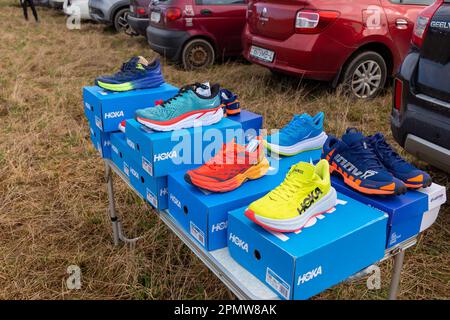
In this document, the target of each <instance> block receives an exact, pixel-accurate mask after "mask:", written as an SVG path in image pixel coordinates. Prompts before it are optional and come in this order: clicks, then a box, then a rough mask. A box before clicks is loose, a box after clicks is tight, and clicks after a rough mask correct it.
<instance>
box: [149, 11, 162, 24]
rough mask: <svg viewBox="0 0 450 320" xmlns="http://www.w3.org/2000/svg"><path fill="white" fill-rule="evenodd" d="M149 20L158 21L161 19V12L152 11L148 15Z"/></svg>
mask: <svg viewBox="0 0 450 320" xmlns="http://www.w3.org/2000/svg"><path fill="white" fill-rule="evenodd" d="M150 21H151V22H156V23H159V21H161V13H160V12H155V11H152V14H151V15H150Z"/></svg>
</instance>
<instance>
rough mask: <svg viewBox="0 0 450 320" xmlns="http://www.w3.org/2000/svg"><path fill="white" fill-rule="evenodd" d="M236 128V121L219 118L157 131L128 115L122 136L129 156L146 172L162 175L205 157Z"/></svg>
mask: <svg viewBox="0 0 450 320" xmlns="http://www.w3.org/2000/svg"><path fill="white" fill-rule="evenodd" d="M238 129H241V124H240V123H238V122H236V121H232V120H229V119H227V118H223V119H222V120H221V121H220V122H218V123H216V124H213V125H210V126H205V127H195V128H189V129H182V130H176V131H165V132H157V131H153V130H151V129H149V128H147V127H145V126H144V125H142V124H140V123H139V122H137V121H136V120H134V119H130V120H127V122H126V138H127V143H128V145H129V146H131V147H132V151H131V157H133V158H134V160H135V161H136V162H138V163H140V164H141V166H142V168H143V169H144V170H145V171H146V172H147V173H148V174H149V175H150V176H154V177H162V176H167V175H168V174H169V173H170V172H173V171H179V170H183V169H188V168H192V167H193V166H195V165H199V164H202V163H204V162H205V161H208V160H209V159H210V158H211V157H212V155H214V150H216V151H217V150H218V149H220V148H221V147H222V143H225V142H229V141H231V140H232V139H233V137H234V135H235V133H236V132H237V130H238Z"/></svg>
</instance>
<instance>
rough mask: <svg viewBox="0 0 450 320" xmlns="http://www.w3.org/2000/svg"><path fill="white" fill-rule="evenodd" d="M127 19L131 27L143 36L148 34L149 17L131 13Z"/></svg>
mask: <svg viewBox="0 0 450 320" xmlns="http://www.w3.org/2000/svg"><path fill="white" fill-rule="evenodd" d="M127 19H128V24H129V25H130V27H131V29H133V30H134V31H135V32H137V33H138V34H140V35H141V36H147V27H148V23H149V21H148V18H138V17H135V16H132V15H131V14H129V15H128V17H127Z"/></svg>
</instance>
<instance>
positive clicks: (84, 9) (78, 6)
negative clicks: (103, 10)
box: [63, 0, 91, 20]
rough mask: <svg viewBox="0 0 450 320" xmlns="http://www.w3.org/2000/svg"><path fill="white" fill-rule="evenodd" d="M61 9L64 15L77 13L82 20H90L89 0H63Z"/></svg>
mask: <svg viewBox="0 0 450 320" xmlns="http://www.w3.org/2000/svg"><path fill="white" fill-rule="evenodd" d="M63 11H64V13H65V14H66V15H69V16H70V15H73V14H79V15H80V18H81V19H82V20H90V19H91V16H90V15H89V0H64V4H63Z"/></svg>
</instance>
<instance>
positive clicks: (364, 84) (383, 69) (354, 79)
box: [342, 51, 387, 99]
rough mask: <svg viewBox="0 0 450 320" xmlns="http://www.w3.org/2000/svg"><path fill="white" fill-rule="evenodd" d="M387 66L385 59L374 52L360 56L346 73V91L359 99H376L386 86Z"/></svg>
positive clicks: (348, 66) (347, 68) (351, 62)
mask: <svg viewBox="0 0 450 320" xmlns="http://www.w3.org/2000/svg"><path fill="white" fill-rule="evenodd" d="M386 78H387V66H386V61H385V60H384V58H383V57H382V56H381V55H380V54H378V53H376V52H374V51H366V52H363V53H360V54H358V55H357V56H356V57H354V58H353V59H352V60H351V61H350V63H349V64H348V65H347V67H346V69H345V72H344V78H343V79H344V80H343V83H342V85H343V87H344V90H345V91H347V92H349V93H351V94H352V95H353V96H355V97H357V98H359V99H372V98H375V97H376V96H377V95H378V94H379V93H380V91H381V90H383V88H384V86H385V84H386Z"/></svg>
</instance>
